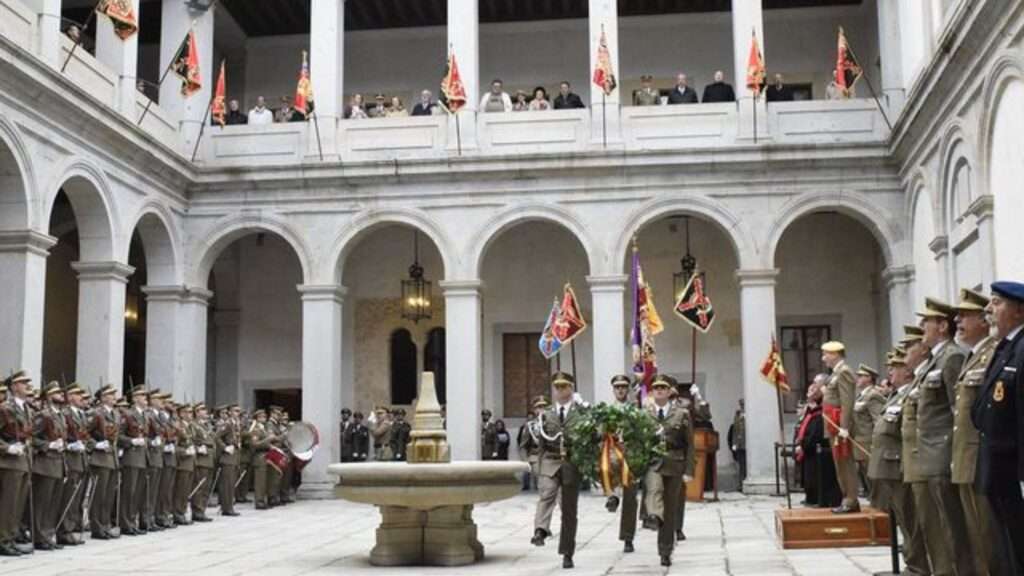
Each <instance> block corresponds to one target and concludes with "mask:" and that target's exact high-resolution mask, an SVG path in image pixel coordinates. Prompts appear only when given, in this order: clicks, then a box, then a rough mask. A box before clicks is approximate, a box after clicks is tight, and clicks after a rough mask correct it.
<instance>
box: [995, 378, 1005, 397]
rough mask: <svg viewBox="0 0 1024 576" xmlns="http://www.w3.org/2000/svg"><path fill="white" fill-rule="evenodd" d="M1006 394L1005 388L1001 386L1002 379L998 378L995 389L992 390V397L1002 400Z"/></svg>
mask: <svg viewBox="0 0 1024 576" xmlns="http://www.w3.org/2000/svg"><path fill="white" fill-rule="evenodd" d="M1005 396H1006V390H1005V388H1004V386H1003V381H1002V380H999V381H997V382H996V389H995V390H994V391H993V392H992V399H993V400H995V401H996V402H1002V401H1003V398H1004V397H1005Z"/></svg>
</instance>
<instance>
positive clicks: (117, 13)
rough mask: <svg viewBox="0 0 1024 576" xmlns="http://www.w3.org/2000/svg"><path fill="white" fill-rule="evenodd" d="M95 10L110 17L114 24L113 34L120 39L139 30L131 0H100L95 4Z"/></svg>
mask: <svg viewBox="0 0 1024 576" xmlns="http://www.w3.org/2000/svg"><path fill="white" fill-rule="evenodd" d="M96 12H97V13H99V14H102V15H103V16H106V17H107V18H110V22H111V23H112V24H113V25H114V34H117V37H118V38H120V39H121V40H127V39H128V38H130V37H131V36H132V34H135V33H136V32H138V31H139V22H138V20H137V19H136V18H135V9H134V8H133V7H132V2H131V0H100V1H99V3H97V4H96Z"/></svg>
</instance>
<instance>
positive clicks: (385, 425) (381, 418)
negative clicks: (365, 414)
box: [370, 406, 392, 462]
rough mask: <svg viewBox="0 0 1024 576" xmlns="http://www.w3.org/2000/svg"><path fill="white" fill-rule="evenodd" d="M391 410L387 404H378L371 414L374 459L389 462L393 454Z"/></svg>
mask: <svg viewBox="0 0 1024 576" xmlns="http://www.w3.org/2000/svg"><path fill="white" fill-rule="evenodd" d="M391 426H392V422H391V412H390V411H388V409H387V407H386V406H378V407H377V409H376V410H374V412H373V414H372V415H371V416H370V435H372V436H373V459H374V460H376V461H378V462H387V461H389V460H391V459H392V454H391Z"/></svg>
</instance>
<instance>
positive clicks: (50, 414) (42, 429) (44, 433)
mask: <svg viewBox="0 0 1024 576" xmlns="http://www.w3.org/2000/svg"><path fill="white" fill-rule="evenodd" d="M65 438H67V425H66V424H65V422H64V414H62V413H61V411H60V409H59V408H57V407H56V406H55V405H53V404H49V405H47V406H45V407H43V409H42V410H40V411H38V412H36V413H35V414H34V417H33V424H32V450H33V457H32V511H33V513H34V514H35V517H34V518H33V519H32V522H33V536H34V537H35V545H36V546H39V545H40V544H43V543H47V544H49V543H55V542H56V541H57V520H59V519H60V513H61V510H60V498H61V491H62V489H63V486H64V484H63V480H64V448H63V446H62V447H61V448H56V449H55V448H51V447H50V443H51V442H55V441H60V442H61V444H63V443H64V440H65Z"/></svg>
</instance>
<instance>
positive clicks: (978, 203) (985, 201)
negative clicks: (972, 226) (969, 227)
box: [967, 194, 995, 221]
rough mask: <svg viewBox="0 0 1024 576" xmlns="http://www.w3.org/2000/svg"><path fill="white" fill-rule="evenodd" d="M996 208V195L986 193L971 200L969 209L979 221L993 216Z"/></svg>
mask: <svg viewBox="0 0 1024 576" xmlns="http://www.w3.org/2000/svg"><path fill="white" fill-rule="evenodd" d="M994 210H995V196H992V195H991V194H985V195H984V196H979V197H978V198H976V199H975V200H974V202H971V205H970V206H969V207H968V208H967V211H968V212H970V213H971V214H973V215H974V216H975V217H976V218H977V219H978V220H979V221H981V220H985V219H988V218H991V217H992V215H993V213H994Z"/></svg>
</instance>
